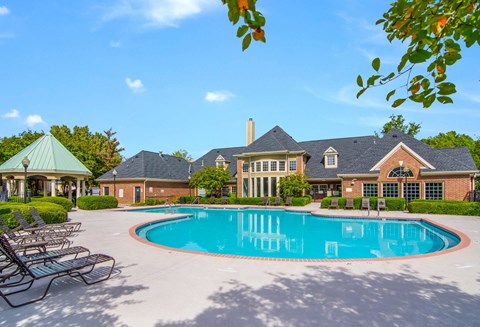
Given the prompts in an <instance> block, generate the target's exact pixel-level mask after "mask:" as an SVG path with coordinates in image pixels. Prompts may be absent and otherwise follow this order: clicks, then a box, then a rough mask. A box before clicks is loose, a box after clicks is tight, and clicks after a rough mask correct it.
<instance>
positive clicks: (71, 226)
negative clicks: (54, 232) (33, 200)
mask: <svg viewBox="0 0 480 327" xmlns="http://www.w3.org/2000/svg"><path fill="white" fill-rule="evenodd" d="M30 214H31V215H32V217H33V219H34V220H35V222H36V223H37V227H44V226H48V227H49V228H59V229H65V230H66V231H71V232H72V233H73V232H78V231H79V230H80V226H82V223H81V222H69V221H67V222H64V223H60V224H48V225H47V223H46V222H45V221H44V220H43V219H42V217H41V216H40V214H39V213H38V211H37V209H36V208H35V207H30Z"/></svg>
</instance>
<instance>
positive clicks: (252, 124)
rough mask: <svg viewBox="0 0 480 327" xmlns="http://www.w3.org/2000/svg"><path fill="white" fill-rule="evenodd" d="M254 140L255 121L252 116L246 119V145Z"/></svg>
mask: <svg viewBox="0 0 480 327" xmlns="http://www.w3.org/2000/svg"><path fill="white" fill-rule="evenodd" d="M253 141H255V122H254V121H253V119H252V118H249V119H248V120H247V146H249V145H250V144H252V143H253Z"/></svg>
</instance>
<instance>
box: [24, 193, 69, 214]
mask: <svg viewBox="0 0 480 327" xmlns="http://www.w3.org/2000/svg"><path fill="white" fill-rule="evenodd" d="M32 202H51V203H56V204H59V205H61V206H62V207H63V208H64V209H65V210H66V211H67V212H69V211H71V210H72V208H73V202H72V201H70V200H69V199H67V198H64V197H61V196H48V197H41V198H34V199H32Z"/></svg>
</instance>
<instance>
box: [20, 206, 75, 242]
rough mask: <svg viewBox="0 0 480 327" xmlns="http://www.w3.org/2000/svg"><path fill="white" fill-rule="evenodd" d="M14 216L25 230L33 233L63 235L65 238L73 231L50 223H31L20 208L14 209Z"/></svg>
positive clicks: (52, 235)
mask: <svg viewBox="0 0 480 327" xmlns="http://www.w3.org/2000/svg"><path fill="white" fill-rule="evenodd" d="M13 216H14V217H15V219H16V220H17V221H18V223H19V224H20V226H21V227H22V229H23V231H25V232H28V233H31V234H38V235H47V236H51V237H63V238H65V237H67V236H70V234H72V231H69V230H67V229H66V228H60V229H58V228H55V227H49V225H45V226H41V227H36V226H35V224H29V223H28V221H27V220H26V219H25V217H24V216H23V214H22V213H21V212H20V211H18V210H14V211H13Z"/></svg>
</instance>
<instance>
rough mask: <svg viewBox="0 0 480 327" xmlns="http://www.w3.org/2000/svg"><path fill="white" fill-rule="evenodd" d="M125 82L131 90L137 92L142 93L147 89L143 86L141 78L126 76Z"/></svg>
mask: <svg viewBox="0 0 480 327" xmlns="http://www.w3.org/2000/svg"><path fill="white" fill-rule="evenodd" d="M125 83H126V84H127V86H128V87H129V88H130V90H132V91H133V92H135V93H141V92H143V91H145V89H144V88H143V83H142V81H141V80H139V79H136V80H132V79H131V78H130V77H127V78H125Z"/></svg>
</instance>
